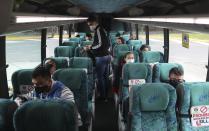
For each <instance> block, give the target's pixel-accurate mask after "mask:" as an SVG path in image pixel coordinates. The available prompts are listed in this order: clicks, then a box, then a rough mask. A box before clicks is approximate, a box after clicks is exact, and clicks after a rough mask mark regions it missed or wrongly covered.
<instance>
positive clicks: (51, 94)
mask: <svg viewBox="0 0 209 131" xmlns="http://www.w3.org/2000/svg"><path fill="white" fill-rule="evenodd" d="M32 83H33V85H34V88H33V89H32V90H31V91H30V92H28V93H27V94H22V95H20V96H19V97H17V98H16V99H15V101H16V102H17V104H18V105H21V104H22V102H23V101H21V99H24V100H25V101H26V100H27V101H28V100H33V99H65V100H69V101H73V102H75V100H74V95H73V93H72V91H71V90H70V89H69V88H68V87H66V86H65V85H64V84H63V83H61V82H59V81H54V80H52V78H51V73H50V72H49V70H48V69H46V67H45V66H38V67H37V68H36V69H34V71H33V73H32Z"/></svg>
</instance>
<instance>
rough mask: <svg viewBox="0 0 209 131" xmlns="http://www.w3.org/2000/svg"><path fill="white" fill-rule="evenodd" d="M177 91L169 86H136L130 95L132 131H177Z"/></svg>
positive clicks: (154, 84)
mask: <svg viewBox="0 0 209 131" xmlns="http://www.w3.org/2000/svg"><path fill="white" fill-rule="evenodd" d="M176 97H177V96H176V91H175V89H174V88H173V87H172V86H170V85H169V84H165V83H148V84H143V85H139V86H134V87H133V88H132V89H131V94H130V109H129V111H130V112H131V114H132V115H131V123H130V127H131V129H130V130H131V131H141V130H142V131H151V130H153V129H154V130H156V131H168V130H169V131H177V129H178V128H177V119H176V111H175V106H176Z"/></svg>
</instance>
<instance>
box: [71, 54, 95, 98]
mask: <svg viewBox="0 0 209 131" xmlns="http://www.w3.org/2000/svg"><path fill="white" fill-rule="evenodd" d="M69 67H70V68H81V69H85V70H86V71H87V76H88V79H87V80H88V94H89V99H90V100H91V99H92V95H93V89H94V72H93V63H92V60H91V59H90V58H88V57H73V58H71V59H70V64H69Z"/></svg>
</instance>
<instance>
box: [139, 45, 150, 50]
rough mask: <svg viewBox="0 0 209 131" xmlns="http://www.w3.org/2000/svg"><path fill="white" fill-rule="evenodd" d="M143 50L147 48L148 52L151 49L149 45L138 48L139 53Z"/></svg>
mask: <svg viewBox="0 0 209 131" xmlns="http://www.w3.org/2000/svg"><path fill="white" fill-rule="evenodd" d="M145 48H148V49H149V50H151V48H150V46H149V45H145V44H144V45H142V46H141V47H140V51H143V50H144V49H145Z"/></svg>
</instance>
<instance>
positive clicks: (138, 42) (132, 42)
mask: <svg viewBox="0 0 209 131" xmlns="http://www.w3.org/2000/svg"><path fill="white" fill-rule="evenodd" d="M127 44H128V45H130V46H131V48H132V49H133V50H135V51H138V50H139V48H140V47H141V46H142V41H141V40H129V41H128V43H127Z"/></svg>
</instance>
